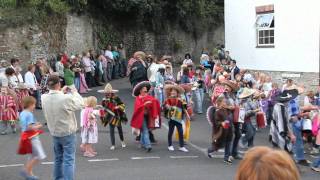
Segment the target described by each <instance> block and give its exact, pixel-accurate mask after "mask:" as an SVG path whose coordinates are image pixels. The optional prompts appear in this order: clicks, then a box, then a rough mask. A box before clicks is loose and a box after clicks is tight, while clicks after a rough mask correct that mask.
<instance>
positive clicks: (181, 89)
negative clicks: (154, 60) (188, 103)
mask: <svg viewBox="0 0 320 180" xmlns="http://www.w3.org/2000/svg"><path fill="white" fill-rule="evenodd" d="M172 89H174V90H176V91H177V92H178V94H182V93H184V89H183V88H182V87H180V86H177V85H172V84H168V85H165V87H164V90H165V91H166V94H169V93H170V91H171V90H172Z"/></svg>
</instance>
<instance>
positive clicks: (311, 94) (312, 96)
mask: <svg viewBox="0 0 320 180" xmlns="http://www.w3.org/2000/svg"><path fill="white" fill-rule="evenodd" d="M306 95H307V96H308V97H309V98H314V92H313V91H308V92H307V93H306Z"/></svg>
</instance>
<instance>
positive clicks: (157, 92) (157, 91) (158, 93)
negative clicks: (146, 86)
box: [154, 88, 164, 106]
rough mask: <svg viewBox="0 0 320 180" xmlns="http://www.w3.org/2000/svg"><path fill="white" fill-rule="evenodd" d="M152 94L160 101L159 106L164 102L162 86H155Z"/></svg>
mask: <svg viewBox="0 0 320 180" xmlns="http://www.w3.org/2000/svg"><path fill="white" fill-rule="evenodd" d="M154 94H155V98H156V99H158V101H159V102H160V106H162V105H163V102H164V96H163V95H164V93H163V88H155V89H154Z"/></svg>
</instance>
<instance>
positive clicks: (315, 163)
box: [312, 157, 320, 168]
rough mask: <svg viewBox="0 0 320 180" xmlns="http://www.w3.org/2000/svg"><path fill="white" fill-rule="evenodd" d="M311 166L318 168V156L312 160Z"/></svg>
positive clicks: (319, 159) (319, 164)
mask: <svg viewBox="0 0 320 180" xmlns="http://www.w3.org/2000/svg"><path fill="white" fill-rule="evenodd" d="M312 167H316V168H320V157H318V158H317V159H316V160H314V161H313V163H312Z"/></svg>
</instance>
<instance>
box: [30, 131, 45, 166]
mask: <svg viewBox="0 0 320 180" xmlns="http://www.w3.org/2000/svg"><path fill="white" fill-rule="evenodd" d="M31 145H32V154H31V158H33V159H38V160H42V159H44V158H46V157H47V156H46V154H45V153H44V150H43V147H42V144H41V141H40V138H39V136H36V137H34V138H32V139H31Z"/></svg>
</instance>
